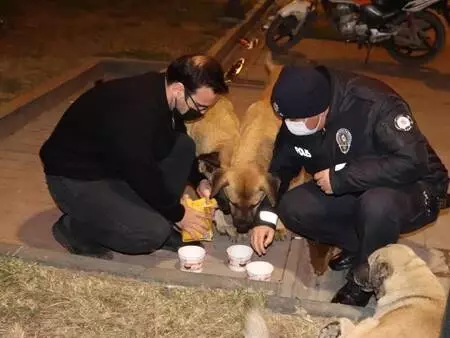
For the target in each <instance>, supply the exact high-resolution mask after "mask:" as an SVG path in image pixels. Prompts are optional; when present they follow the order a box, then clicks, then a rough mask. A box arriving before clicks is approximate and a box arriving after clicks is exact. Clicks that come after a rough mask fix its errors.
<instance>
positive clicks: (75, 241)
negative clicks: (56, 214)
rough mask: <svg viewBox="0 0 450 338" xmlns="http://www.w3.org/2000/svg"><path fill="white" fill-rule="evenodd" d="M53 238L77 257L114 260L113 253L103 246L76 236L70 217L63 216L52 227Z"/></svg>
mask: <svg viewBox="0 0 450 338" xmlns="http://www.w3.org/2000/svg"><path fill="white" fill-rule="evenodd" d="M52 233H53V237H54V238H55V239H56V241H57V242H58V243H59V244H61V245H62V246H63V247H64V248H65V249H66V250H67V251H69V252H70V253H72V254H75V255H82V256H88V257H95V258H101V259H107V260H111V259H113V254H112V252H111V251H110V250H109V249H107V248H105V247H102V246H101V245H98V244H95V243H90V242H87V241H86V240H84V239H82V238H80V236H77V235H76V234H74V231H73V230H72V229H71V226H70V217H69V216H68V215H62V216H61V217H60V218H59V220H58V221H57V222H56V223H55V224H54V225H53V227H52Z"/></svg>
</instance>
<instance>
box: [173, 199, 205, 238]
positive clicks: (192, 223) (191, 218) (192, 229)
mask: <svg viewBox="0 0 450 338" xmlns="http://www.w3.org/2000/svg"><path fill="white" fill-rule="evenodd" d="M184 209H185V212H184V217H183V219H182V220H181V221H179V222H178V223H177V225H178V226H179V227H180V228H181V229H183V230H185V231H186V232H187V233H189V235H191V237H192V238H193V239H200V237H199V236H203V235H206V233H207V232H208V224H207V223H208V222H207V219H208V216H207V215H205V214H204V213H202V212H199V211H197V210H195V209H193V208H190V207H188V206H187V205H184Z"/></svg>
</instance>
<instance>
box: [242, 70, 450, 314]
mask: <svg viewBox="0 0 450 338" xmlns="http://www.w3.org/2000/svg"><path fill="white" fill-rule="evenodd" d="M271 101H272V106H273V109H274V111H275V112H276V113H278V115H279V116H280V117H281V118H282V119H283V123H282V125H281V128H280V130H279V132H278V135H277V138H276V141H275V147H274V152H273V159H272V162H271V165H270V173H271V174H272V175H274V176H276V177H278V178H279V180H280V187H279V203H278V204H277V206H276V208H271V206H270V204H269V203H268V201H267V199H266V200H264V201H263V202H262V203H261V206H260V212H259V216H258V218H259V219H258V220H257V222H256V226H255V227H254V229H253V230H252V234H251V243H252V245H253V247H254V248H255V250H256V252H257V253H258V254H264V253H265V252H266V250H267V247H268V245H269V244H270V242H271V241H272V238H273V234H274V227H275V226H274V224H275V223H276V221H277V219H278V217H279V218H280V219H281V221H282V222H283V223H284V225H285V226H286V227H287V228H288V229H289V230H291V231H292V232H294V233H296V234H298V235H300V236H303V237H305V238H309V239H311V240H315V241H317V242H320V243H325V244H330V245H334V246H337V247H339V248H340V249H342V250H341V253H340V254H339V255H338V256H336V257H334V258H333V259H332V260H331V262H330V267H331V268H332V269H334V270H343V269H348V268H350V270H349V273H348V275H347V283H346V285H345V286H344V287H342V288H341V289H340V290H339V291H338V293H337V294H336V295H335V297H334V298H333V300H332V302H336V303H344V304H349V305H357V306H365V305H366V304H367V302H368V301H369V298H370V297H371V295H372V293H370V292H366V291H364V290H363V289H362V288H361V287H360V286H359V285H358V283H357V280H358V276H357V275H358V267H359V266H362V265H363V264H364V263H365V262H366V260H367V257H368V256H369V255H370V254H371V253H372V252H373V251H375V250H376V249H378V248H380V247H383V246H385V245H387V244H389V243H394V242H396V241H397V240H398V238H399V235H400V234H402V233H407V232H411V231H414V230H417V229H419V228H421V227H423V226H425V225H426V224H428V223H431V222H433V221H435V220H436V218H437V216H438V213H439V206H440V203H441V202H442V203H441V204H443V203H444V201H445V202H446V200H447V188H448V184H449V179H448V172H447V170H446V168H445V167H444V165H443V164H442V162H441V160H440V159H439V157H438V156H437V155H436V153H435V151H434V150H433V149H432V148H431V146H430V145H429V143H428V141H427V139H426V138H425V137H424V136H423V134H422V133H421V132H420V130H419V128H418V126H417V123H416V121H415V120H414V117H413V115H412V113H411V110H410V107H409V106H408V104H407V103H406V102H405V101H404V100H403V99H402V98H401V97H400V96H399V95H398V94H397V93H396V92H395V91H394V90H393V89H392V88H390V87H388V86H387V85H385V84H384V83H382V82H380V81H377V80H375V79H372V78H369V77H366V76H361V75H356V74H353V73H345V72H340V71H336V70H331V69H328V68H325V67H317V68H313V67H304V68H302V67H296V66H285V67H284V68H283V70H282V71H281V73H280V76H279V78H278V80H277V81H276V83H275V85H274V88H273V92H272V97H271ZM302 168H305V169H306V171H307V172H308V173H310V174H311V175H313V178H314V179H313V180H311V181H310V182H308V183H305V184H303V185H300V186H298V187H296V188H294V189H292V190H290V191H287V190H288V185H289V182H290V180H291V179H292V178H294V177H295V176H296V175H297V174H298V173H299V171H300V170H301V169H302Z"/></svg>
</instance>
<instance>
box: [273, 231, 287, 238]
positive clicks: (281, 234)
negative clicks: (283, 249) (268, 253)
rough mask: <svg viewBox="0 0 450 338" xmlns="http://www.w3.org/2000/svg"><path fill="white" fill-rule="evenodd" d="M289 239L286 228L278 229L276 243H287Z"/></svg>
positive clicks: (275, 236)
mask: <svg viewBox="0 0 450 338" xmlns="http://www.w3.org/2000/svg"><path fill="white" fill-rule="evenodd" d="M287 237H288V233H287V230H286V229H285V228H282V229H276V231H275V235H274V236H273V238H274V240H276V241H285V240H286V239H287Z"/></svg>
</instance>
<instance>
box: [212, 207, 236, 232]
mask: <svg viewBox="0 0 450 338" xmlns="http://www.w3.org/2000/svg"><path fill="white" fill-rule="evenodd" d="M232 221H233V220H232V219H231V217H229V216H227V215H225V214H224V213H223V212H222V211H221V210H217V211H216V212H215V214H214V223H215V229H216V230H217V232H218V233H219V234H220V235H228V233H229V231H230V230H229V229H230V228H234V226H233V222H232Z"/></svg>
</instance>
